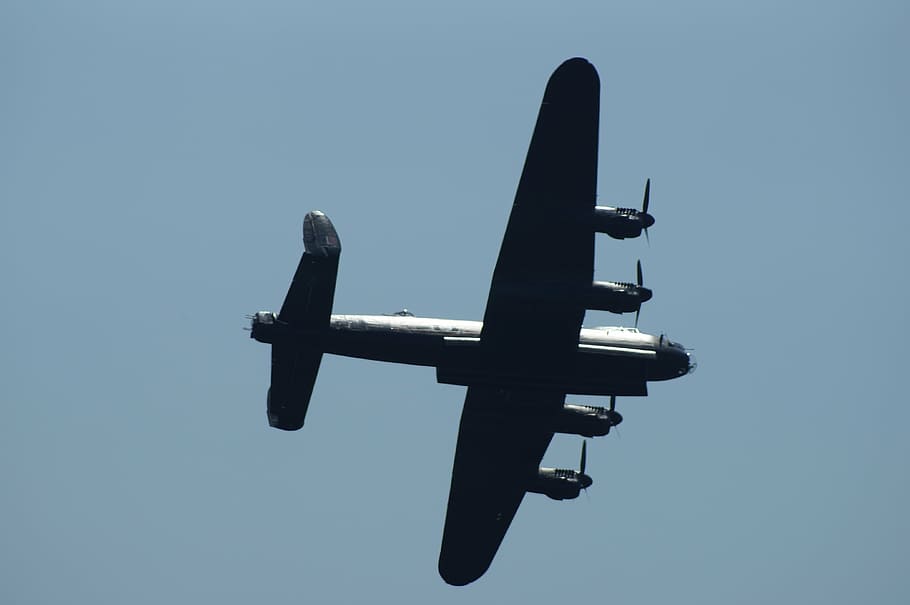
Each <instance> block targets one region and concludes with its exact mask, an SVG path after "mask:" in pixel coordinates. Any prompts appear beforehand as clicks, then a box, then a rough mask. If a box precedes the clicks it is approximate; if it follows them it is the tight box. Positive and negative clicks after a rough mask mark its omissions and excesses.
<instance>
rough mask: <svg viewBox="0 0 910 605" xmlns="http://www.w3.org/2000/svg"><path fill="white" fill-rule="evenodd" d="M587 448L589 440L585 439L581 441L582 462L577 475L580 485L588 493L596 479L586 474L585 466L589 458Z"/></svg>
mask: <svg viewBox="0 0 910 605" xmlns="http://www.w3.org/2000/svg"><path fill="white" fill-rule="evenodd" d="M587 450H588V441H587V440H584V441H582V442H581V462H580V463H579V464H578V474H577V475H575V476H576V477H577V478H578V485H579V486H580V487H581V489H583V490H585V495H587V494H588V488H589V487H590V486H591V484H592V483H594V481H592V480H591V478H590V477H588V476H587V475H586V474H585V466H586V463H587V460H588V452H587Z"/></svg>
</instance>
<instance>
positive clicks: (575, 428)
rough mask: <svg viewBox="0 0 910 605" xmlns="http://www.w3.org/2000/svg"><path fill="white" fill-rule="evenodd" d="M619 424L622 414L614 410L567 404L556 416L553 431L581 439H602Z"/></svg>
mask: <svg viewBox="0 0 910 605" xmlns="http://www.w3.org/2000/svg"><path fill="white" fill-rule="evenodd" d="M620 422H622V414H620V413H619V412H617V411H616V410H608V409H607V408H601V407H594V406H590V405H576V404H572V403H567V404H565V405H564V406H563V408H562V410H560V411H559V413H558V414H557V415H556V418H555V422H554V426H553V430H554V431H556V432H557V433H568V434H570V435H582V436H583V437H602V436H604V435H606V434H608V433H609V432H610V429H611V428H613V427H614V426H616V425H617V424H619V423H620Z"/></svg>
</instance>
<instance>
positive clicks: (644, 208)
mask: <svg viewBox="0 0 910 605" xmlns="http://www.w3.org/2000/svg"><path fill="white" fill-rule="evenodd" d="M650 202H651V179H648V180H647V181H645V199H644V201H643V202H642V203H641V212H642V214H647V213H648V204H649V203H650Z"/></svg>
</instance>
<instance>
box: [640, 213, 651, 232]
mask: <svg viewBox="0 0 910 605" xmlns="http://www.w3.org/2000/svg"><path fill="white" fill-rule="evenodd" d="M638 216H640V217H641V225H642V227H643V228H644V229H647V228H648V227H650V226H651V225H653V224H654V217H653V216H651V215H650V214H648V213H647V212H644V213H642V214H639V215H638Z"/></svg>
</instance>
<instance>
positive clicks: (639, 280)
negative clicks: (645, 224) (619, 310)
mask: <svg viewBox="0 0 910 605" xmlns="http://www.w3.org/2000/svg"><path fill="white" fill-rule="evenodd" d="M647 200H648V198H647V197H645V202H647ZM647 232H648V230H647V229H645V233H647ZM636 269H637V273H638V287H639V288H641V286H642V283H643V282H644V279H642V276H641V259H638V263H637V265H636ZM640 313H641V305H638V308H637V309H635V327H636V328H637V327H638V316H639V314H640Z"/></svg>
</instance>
